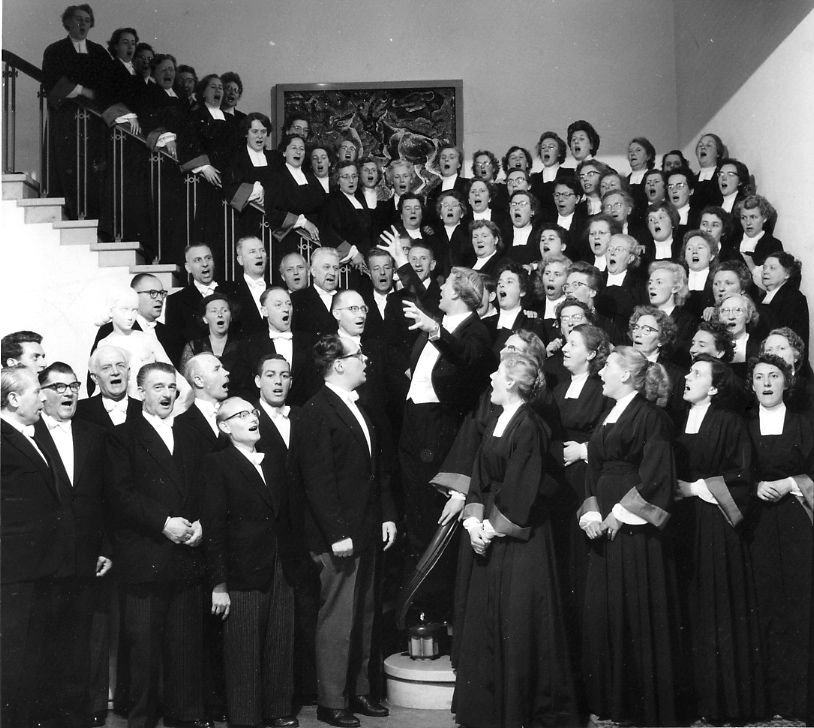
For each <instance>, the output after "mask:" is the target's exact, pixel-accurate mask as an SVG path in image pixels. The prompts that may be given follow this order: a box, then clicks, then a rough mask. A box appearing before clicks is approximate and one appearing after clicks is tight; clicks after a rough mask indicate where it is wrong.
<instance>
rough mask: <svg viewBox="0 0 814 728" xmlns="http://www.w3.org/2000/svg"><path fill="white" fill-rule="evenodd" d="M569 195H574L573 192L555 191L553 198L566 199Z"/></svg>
mask: <svg viewBox="0 0 814 728" xmlns="http://www.w3.org/2000/svg"><path fill="white" fill-rule="evenodd" d="M569 197H576V194H575V193H574V192H555V193H554V199H555V200H567V199H568V198H569Z"/></svg>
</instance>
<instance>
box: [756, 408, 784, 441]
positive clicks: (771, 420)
mask: <svg viewBox="0 0 814 728" xmlns="http://www.w3.org/2000/svg"><path fill="white" fill-rule="evenodd" d="M758 417H759V418H760V434H761V435H782V434H783V426H784V425H785V423H786V405H785V403H784V402H781V403H780V404H779V405H777V407H772V409H766V408H765V407H764V406H763V405H760V406H759V408H758Z"/></svg>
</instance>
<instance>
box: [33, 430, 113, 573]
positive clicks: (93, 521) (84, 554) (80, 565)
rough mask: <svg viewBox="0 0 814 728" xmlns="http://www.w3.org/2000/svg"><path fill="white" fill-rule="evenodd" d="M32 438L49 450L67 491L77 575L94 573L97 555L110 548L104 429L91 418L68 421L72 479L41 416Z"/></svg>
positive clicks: (108, 552) (109, 556)
mask: <svg viewBox="0 0 814 728" xmlns="http://www.w3.org/2000/svg"><path fill="white" fill-rule="evenodd" d="M34 430H35V435H34V439H35V440H36V441H37V444H38V445H40V447H41V448H44V449H45V450H47V452H48V457H49V458H50V459H51V461H52V462H53V464H54V468H55V469H56V472H57V478H58V479H59V480H60V481H61V484H60V490H61V492H62V493H65V494H67V496H68V499H69V504H70V508H71V511H72V513H73V522H74V532H75V535H76V539H75V546H76V549H75V552H74V554H73V556H74V559H73V560H74V562H75V564H76V575H77V576H83V577H93V576H95V575H96V560H97V558H98V557H99V556H106V557H107V558H111V555H112V551H111V547H110V539H109V535H108V529H107V524H106V522H105V510H104V477H103V476H104V463H103V455H104V439H105V429H104V428H102V427H99V426H98V425H94V424H92V423H90V422H84V421H82V420H77V419H76V418H75V417H74V420H73V422H72V423H71V431H72V434H73V455H74V466H73V481H71V479H70V478H69V477H68V472H67V470H66V469H65V464H64V463H63V461H62V458H61V457H60V455H59V450H57V447H56V445H55V444H54V439H53V437H51V433H50V431H49V430H48V426H47V425H46V424H45V422H44V421H43V420H42V419H40V420H38V421H37V423H36V424H35V425H34Z"/></svg>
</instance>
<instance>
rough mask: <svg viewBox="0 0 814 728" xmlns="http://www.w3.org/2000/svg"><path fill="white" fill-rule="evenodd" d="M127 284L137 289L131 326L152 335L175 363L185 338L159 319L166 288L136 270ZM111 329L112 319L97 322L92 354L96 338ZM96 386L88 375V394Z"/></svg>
mask: <svg viewBox="0 0 814 728" xmlns="http://www.w3.org/2000/svg"><path fill="white" fill-rule="evenodd" d="M130 288H132V289H133V290H134V291H135V292H136V293H138V313H137V314H136V323H135V324H133V329H135V330H136V331H143V332H144V333H145V334H148V335H150V336H155V338H156V339H157V340H158V343H159V344H161V346H162V347H164V351H165V352H166V353H167V356H168V357H169V358H170V361H171V362H172V363H173V364H175V365H176V366H178V363H179V362H180V361H181V350H182V349H183V344H184V342H183V341H179V340H178V338H177V337H176V336H175V335H174V332H173V331H172V330H171V329H170V328H169V327H168V326H165V325H164V324H162V323H161V322H160V321H159V320H158V319H159V317H160V316H161V312H162V311H163V310H164V299H165V298H166V297H167V289H166V288H164V284H163V283H162V282H161V281H160V280H159V279H158V278H156V277H155V276H154V275H151V274H150V273H138V274H136V275H134V276H133V280H131V281H130ZM111 333H113V324H112V323H106V324H104V325H103V326H100V327H99V331H98V332H97V333H96V338H95V339H94V341H93V346H92V347H91V349H90V353H91V354H93V352H94V351H96V347H97V346H99V342H100V341H101V340H102V339H104V338H105V337H107V336H110V334H111ZM95 390H96V385H95V384H94V382H93V379H92V378H91V377H90V376H88V394H93V393H94V391H95Z"/></svg>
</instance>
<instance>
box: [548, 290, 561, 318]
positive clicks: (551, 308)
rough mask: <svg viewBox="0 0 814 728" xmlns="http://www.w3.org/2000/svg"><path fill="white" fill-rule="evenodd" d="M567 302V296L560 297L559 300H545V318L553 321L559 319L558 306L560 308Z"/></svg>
mask: <svg viewBox="0 0 814 728" xmlns="http://www.w3.org/2000/svg"><path fill="white" fill-rule="evenodd" d="M564 300H565V294H563V295H562V296H560V297H559V298H555V299H553V300H552V299H550V298H546V300H545V313H544V314H543V318H547V319H553V318H557V306H559V305H560V304H561V303H562V302H563V301H564Z"/></svg>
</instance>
